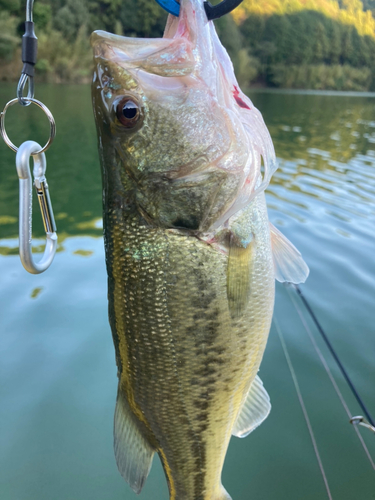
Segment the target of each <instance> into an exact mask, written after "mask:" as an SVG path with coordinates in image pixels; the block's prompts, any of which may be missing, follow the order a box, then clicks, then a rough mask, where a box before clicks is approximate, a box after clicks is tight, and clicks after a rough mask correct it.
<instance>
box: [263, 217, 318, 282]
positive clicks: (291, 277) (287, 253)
mask: <svg viewBox="0 0 375 500" xmlns="http://www.w3.org/2000/svg"><path fill="white" fill-rule="evenodd" d="M270 231H271V244H272V254H273V262H274V265H275V278H276V279H277V281H281V282H282V283H283V282H284V281H287V282H289V283H304V282H305V281H306V278H307V276H308V275H309V268H308V267H307V264H306V262H305V261H304V260H303V258H302V255H301V254H300V252H299V251H298V250H297V248H296V247H295V246H294V245H293V244H292V243H291V242H290V241H289V240H288V239H287V238H286V237H285V236H284V235H283V234H282V233H281V232H280V231H279V230H278V229H276V227H275V226H274V225H273V224H271V223H270Z"/></svg>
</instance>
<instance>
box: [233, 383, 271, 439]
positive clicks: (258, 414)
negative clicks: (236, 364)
mask: <svg viewBox="0 0 375 500" xmlns="http://www.w3.org/2000/svg"><path fill="white" fill-rule="evenodd" d="M270 411H271V403H270V397H269V395H268V394H267V391H266V389H265V388H264V386H263V382H262V381H261V380H260V378H259V377H258V375H257V376H256V377H255V379H254V381H253V383H252V384H251V386H250V389H249V392H248V394H247V397H246V400H245V402H244V404H243V406H242V408H241V410H240V412H239V414H238V416H237V420H236V423H235V424H234V427H233V430H232V434H233V436H237V437H241V438H243V437H246V436H248V435H249V434H250V432H252V431H253V430H254V429H256V428H257V427H258V426H259V425H260V424H261V423H262V422H263V421H264V420H265V419H266V418H267V417H268V415H269V413H270Z"/></svg>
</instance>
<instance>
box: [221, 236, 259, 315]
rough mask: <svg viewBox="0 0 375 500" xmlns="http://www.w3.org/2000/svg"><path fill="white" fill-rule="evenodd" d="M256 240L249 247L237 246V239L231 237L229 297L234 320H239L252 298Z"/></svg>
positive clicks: (228, 278)
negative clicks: (251, 284)
mask: <svg viewBox="0 0 375 500" xmlns="http://www.w3.org/2000/svg"><path fill="white" fill-rule="evenodd" d="M254 246H255V244H254V240H253V239H252V240H251V241H250V243H249V244H248V245H247V247H246V248H245V247H243V246H241V245H237V244H236V242H235V238H234V237H233V236H231V237H230V242H229V255H228V269H227V297H228V305H229V311H230V314H231V316H232V318H233V319H236V318H239V317H240V316H241V314H242V313H243V310H244V309H245V306H246V304H247V303H248V301H249V297H250V276H251V270H252V264H253V258H254Z"/></svg>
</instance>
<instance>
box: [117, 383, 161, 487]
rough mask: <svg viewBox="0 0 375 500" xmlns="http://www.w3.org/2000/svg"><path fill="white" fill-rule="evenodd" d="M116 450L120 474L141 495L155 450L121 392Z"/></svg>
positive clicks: (118, 407) (118, 400)
mask: <svg viewBox="0 0 375 500" xmlns="http://www.w3.org/2000/svg"><path fill="white" fill-rule="evenodd" d="M114 449H115V457H116V462H117V467H118V470H119V472H120V474H121V475H122V477H123V478H124V479H125V481H126V482H127V483H128V484H129V486H130V487H131V488H132V489H133V490H134V491H135V493H140V492H141V490H142V487H143V485H144V483H145V481H146V479H147V476H148V473H149V472H150V469H151V465H152V458H153V456H154V451H155V450H154V449H153V448H152V446H151V445H150V444H149V442H148V441H147V439H146V437H145V436H144V435H143V433H142V431H141V429H140V423H139V422H138V421H137V418H136V417H135V415H134V413H133V412H132V411H131V409H130V407H129V403H128V402H127V400H126V398H125V396H124V395H123V394H122V393H121V391H120V390H119V391H118V394H117V402H116V410H115V422H114Z"/></svg>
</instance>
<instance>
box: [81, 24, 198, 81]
mask: <svg viewBox="0 0 375 500" xmlns="http://www.w3.org/2000/svg"><path fill="white" fill-rule="evenodd" d="M91 45H92V47H93V50H94V57H95V59H97V58H101V59H104V60H107V61H110V62H113V63H117V64H119V65H121V66H123V67H124V68H125V69H131V68H139V69H142V70H144V71H147V72H148V73H151V74H154V75H159V76H165V77H181V76H186V75H189V74H190V73H192V72H193V70H194V67H195V60H194V55H193V46H192V44H191V43H190V42H189V40H187V39H184V38H132V37H125V36H120V35H113V34H112V33H107V32H106V31H94V33H93V34H92V35H91Z"/></svg>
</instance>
